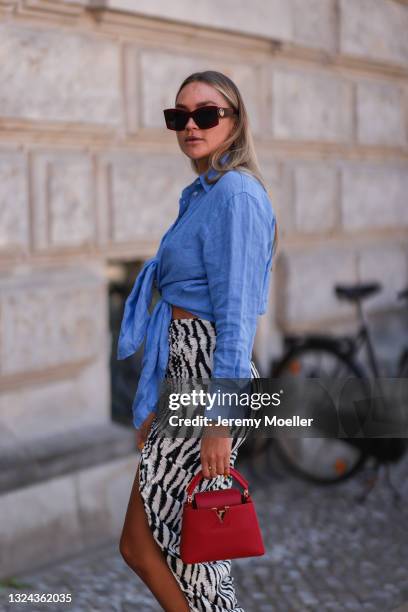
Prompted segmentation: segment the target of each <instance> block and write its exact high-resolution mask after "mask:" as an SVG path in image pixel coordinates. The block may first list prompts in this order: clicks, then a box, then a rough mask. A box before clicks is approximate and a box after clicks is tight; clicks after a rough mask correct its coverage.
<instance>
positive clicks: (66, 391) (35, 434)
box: [0, 348, 130, 448]
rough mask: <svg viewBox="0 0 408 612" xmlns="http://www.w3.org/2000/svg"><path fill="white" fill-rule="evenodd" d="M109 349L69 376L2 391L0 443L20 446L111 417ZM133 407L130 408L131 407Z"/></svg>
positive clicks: (100, 352)
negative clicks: (45, 436) (107, 353)
mask: <svg viewBox="0 0 408 612" xmlns="http://www.w3.org/2000/svg"><path fill="white" fill-rule="evenodd" d="M110 410H111V406H110V375H109V369H108V364H107V359H106V351H102V348H101V350H100V351H99V355H98V357H97V359H95V361H93V362H92V363H89V364H86V365H83V366H81V367H80V369H79V370H78V371H76V372H75V371H74V372H72V373H71V374H70V376H69V377H60V378H58V379H57V380H55V379H50V380H46V381H41V382H37V383H36V384H31V385H17V387H16V388H13V389H9V390H3V391H2V393H1V394H0V446H1V447H3V448H4V446H5V445H6V444H7V445H11V446H16V445H19V444H25V443H27V442H32V441H35V440H39V439H41V438H43V437H44V434H45V432H46V433H47V435H49V436H53V435H58V434H62V433H64V432H67V431H70V430H73V429H76V428H78V427H79V426H80V425H81V426H82V427H87V426H96V425H100V424H101V423H106V422H107V421H108V420H109V419H110ZM129 410H130V407H129Z"/></svg>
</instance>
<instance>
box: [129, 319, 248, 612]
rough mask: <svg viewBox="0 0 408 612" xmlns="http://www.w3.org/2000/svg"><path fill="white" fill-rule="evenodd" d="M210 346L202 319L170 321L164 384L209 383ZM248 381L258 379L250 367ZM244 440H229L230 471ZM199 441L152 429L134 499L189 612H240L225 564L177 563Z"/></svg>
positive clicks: (227, 481) (209, 483) (224, 480)
mask: <svg viewBox="0 0 408 612" xmlns="http://www.w3.org/2000/svg"><path fill="white" fill-rule="evenodd" d="M215 344H216V331H215V324H214V323H213V322H212V321H207V320H206V319H199V318H197V319H172V320H171V322H170V326H169V360H168V366H167V372H166V378H168V379H185V378H192V377H202V378H205V377H208V378H209V377H210V375H211V370H212V363H213V351H214V349H215ZM251 377H252V378H259V373H258V371H257V369H256V367H255V365H254V363H253V362H252V361H251ZM245 437H246V434H245V435H244V436H242V437H238V438H234V439H233V444H232V449H231V460H230V466H231V467H234V464H235V461H236V458H237V454H238V449H239V447H240V446H241V444H242V443H243V441H244V439H245ZM200 445H201V439H200V438H198V437H197V438H173V439H172V438H169V437H164V436H163V434H162V433H161V432H160V431H159V429H158V427H157V419H155V420H154V421H153V423H152V426H151V429H150V431H149V435H148V437H147V440H146V443H145V445H144V447H143V450H142V452H141V459H140V464H139V474H140V475H139V478H140V493H141V496H142V499H143V503H144V507H145V510H146V514H147V519H148V522H149V525H150V528H151V530H152V533H153V537H154V538H155V540H156V542H157V543H158V544H159V546H160V547H161V549H162V550H163V552H164V553H165V557H166V560H167V563H168V565H169V567H170V569H171V570H172V572H173V574H174V576H175V578H176V580H177V582H178V584H179V585H180V587H181V589H182V590H183V592H184V594H185V596H186V598H187V600H188V603H189V606H190V610H193V611H194V612H202V611H203V610H205V611H208V612H225V611H226V610H229V611H232V612H244V609H243V608H242V607H240V606H239V605H238V603H237V598H236V595H235V588H234V579H233V577H232V576H231V560H228V559H227V560H223V561H212V562H205V563H192V564H185V563H183V561H182V560H181V558H180V548H179V543H180V531H181V519H182V511H183V504H184V502H185V501H186V497H187V495H186V487H187V485H188V484H189V482H190V481H191V479H192V478H193V476H194V475H195V474H196V473H197V472H198V471H199V470H200V469H201V460H200ZM231 483H232V478H230V477H225V476H222V475H219V476H217V477H215V478H213V479H203V480H202V481H201V483H200V484H199V485H198V486H197V488H196V492H197V491H209V490H213V489H226V488H229V487H230V486H231Z"/></svg>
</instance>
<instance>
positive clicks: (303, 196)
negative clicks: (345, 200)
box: [293, 162, 339, 234]
mask: <svg viewBox="0 0 408 612" xmlns="http://www.w3.org/2000/svg"><path fill="white" fill-rule="evenodd" d="M293 175H294V176H293V180H294V194H293V195H294V207H295V218H296V230H297V231H298V232H301V233H305V234H308V233H320V232H330V231H332V230H333V229H334V228H335V227H336V225H337V223H338V219H339V212H338V207H339V202H338V197H339V196H338V191H339V175H338V171H337V170H336V168H335V167H334V166H332V165H330V164H329V163H327V162H326V163H322V162H310V163H303V164H296V166H295V167H294V170H293Z"/></svg>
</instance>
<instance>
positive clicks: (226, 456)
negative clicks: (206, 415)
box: [200, 426, 232, 478]
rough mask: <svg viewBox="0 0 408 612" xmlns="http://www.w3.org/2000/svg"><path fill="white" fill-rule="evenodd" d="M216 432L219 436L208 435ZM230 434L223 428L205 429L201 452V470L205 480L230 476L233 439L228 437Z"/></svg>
mask: <svg viewBox="0 0 408 612" xmlns="http://www.w3.org/2000/svg"><path fill="white" fill-rule="evenodd" d="M215 430H216V434H217V435H214V433H212V435H208V434H209V433H211V432H214V431H215ZM229 433H230V432H229V429H228V428H227V427H223V426H214V427H204V433H203V437H202V438H201V450H200V458H201V470H202V472H203V477H204V478H215V477H216V476H218V475H222V476H229V475H230V458H231V447H232V438H231V437H228V436H229ZM221 436H222V437H221ZM209 467H211V470H210V469H209Z"/></svg>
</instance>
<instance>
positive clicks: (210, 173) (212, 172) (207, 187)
mask: <svg viewBox="0 0 408 612" xmlns="http://www.w3.org/2000/svg"><path fill="white" fill-rule="evenodd" d="M228 156H229V153H228V151H226V152H225V153H224V154H223V155H222V156H221V157H220V160H219V161H220V163H221V164H224V162H225V160H226V159H227V158H228ZM206 174H207V176H208V178H213V177H214V176H216V175H217V174H218V170H215V169H214V168H213V167H212V166H211V168H210V169H209V170H208V172H207V171H206V172H203V173H202V174H200V176H199V180H200V183H201V185H202V186H203V188H204V189H205V191H210V189H211V187H213V186H214V185H215V183H213V184H212V185H209V184H208V183H207V181H206V180H205V178H204V177H205V175H206Z"/></svg>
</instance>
